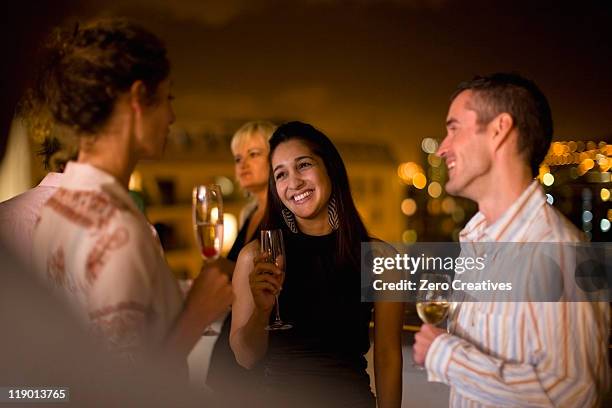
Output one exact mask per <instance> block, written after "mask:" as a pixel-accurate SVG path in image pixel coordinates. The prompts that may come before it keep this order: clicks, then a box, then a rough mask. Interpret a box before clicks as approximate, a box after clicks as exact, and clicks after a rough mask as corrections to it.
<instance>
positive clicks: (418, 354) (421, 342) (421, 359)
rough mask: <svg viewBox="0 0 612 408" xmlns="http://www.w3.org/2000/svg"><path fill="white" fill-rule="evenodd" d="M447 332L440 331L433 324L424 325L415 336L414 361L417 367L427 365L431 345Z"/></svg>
mask: <svg viewBox="0 0 612 408" xmlns="http://www.w3.org/2000/svg"><path fill="white" fill-rule="evenodd" d="M444 333H446V330H444V329H440V328H439V327H436V326H434V325H433V324H424V325H422V326H421V330H420V331H418V332H417V333H416V334H415V335H414V346H412V360H413V361H414V363H415V364H417V365H420V366H422V365H425V358H426V357H427V352H428V351H429V347H430V346H431V343H433V341H434V340H435V339H436V337H438V336H439V335H441V334H444Z"/></svg>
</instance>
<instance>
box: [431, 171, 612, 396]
mask: <svg viewBox="0 0 612 408" xmlns="http://www.w3.org/2000/svg"><path fill="white" fill-rule="evenodd" d="M581 237H582V235H581V233H580V232H579V231H578V229H576V228H575V227H574V226H573V225H572V224H571V223H570V222H569V221H568V220H567V219H565V218H564V217H563V215H561V214H560V213H559V212H558V211H556V210H555V209H554V208H553V207H552V206H550V205H548V203H547V202H546V198H545V196H544V193H543V191H542V188H541V187H540V186H539V185H538V183H537V181H534V182H533V183H532V184H531V185H530V186H529V187H528V188H527V189H526V190H525V191H524V192H523V193H522V195H521V196H520V197H519V199H518V200H517V201H516V202H515V203H513V204H512V206H511V207H510V208H509V209H508V210H507V211H506V212H505V213H504V214H503V215H502V216H501V217H500V219H499V220H497V221H496V222H495V223H493V224H492V225H488V224H487V221H486V219H485V217H484V215H483V214H481V213H478V214H476V215H475V216H474V217H473V218H472V219H471V220H470V222H469V223H468V224H467V225H466V227H465V229H464V230H463V231H462V232H461V234H460V241H461V242H462V247H463V245H464V243H468V245H469V243H474V242H553V243H554V242H557V243H561V242H578V241H580V240H581ZM524 264H525V265H530V264H531V265H533V263H530V262H525V263H524ZM532 268H533V269H531V270H528V271H527V275H529V274H533V273H537V272H538V271H537V270H536V269H535V267H532ZM522 273H525V271H524V270H522ZM609 319H610V311H609V305H608V303H605V302H527V301H524V302H464V303H461V304H459V305H457V307H456V308H455V310H454V311H453V313H452V315H451V317H450V318H449V334H442V335H440V336H438V337H437V338H436V339H435V340H434V342H433V343H432V344H431V347H430V349H429V352H428V353H427V356H426V361H425V367H426V368H427V372H428V379H429V380H430V381H438V382H444V383H446V384H448V385H450V387H451V393H450V406H452V407H471V406H495V407H501V406H562V407H588V406H597V405H600V404H601V398H602V396H603V394H604V393H605V390H606V389H607V387H608V383H609V380H608V363H607V360H608V359H607V352H608V345H607V344H608V330H609V329H608V328H609V324H610V323H609Z"/></svg>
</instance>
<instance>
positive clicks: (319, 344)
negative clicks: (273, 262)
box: [262, 232, 376, 407]
mask: <svg viewBox="0 0 612 408" xmlns="http://www.w3.org/2000/svg"><path fill="white" fill-rule="evenodd" d="M335 240H336V233H335V232H334V233H331V234H329V235H325V236H318V237H317V236H308V235H304V234H301V233H299V234H293V233H291V232H285V233H284V241H285V251H286V254H287V255H286V262H287V268H286V275H285V282H284V284H283V289H282V291H281V294H280V297H279V302H280V313H281V318H282V320H283V321H285V322H287V323H291V324H293V328H292V329H289V330H284V331H271V332H270V333H269V343H268V351H267V354H266V356H265V358H264V360H263V362H262V365H263V369H264V381H263V384H264V386H263V388H264V390H265V392H266V393H267V398H268V399H269V401H274V402H276V403H278V404H279V406H281V405H286V404H290V405H288V406H292V407H295V406H296V405H297V406H317V407H319V406H330V407H342V406H346V407H375V406H376V401H375V398H374V396H373V395H372V392H371V391H370V379H369V376H368V374H367V373H366V367H367V362H366V359H365V354H366V352H367V351H368V349H369V348H370V340H369V328H368V326H369V323H370V319H371V317H372V304H371V303H362V302H361V282H360V271H359V270H358V269H355V268H353V267H347V266H345V267H339V266H337V265H336V256H335V255H336V245H335ZM273 318H274V313H272V316H271V321H272V320H273ZM272 406H276V405H274V404H273V405H272Z"/></svg>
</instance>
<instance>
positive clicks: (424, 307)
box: [416, 273, 451, 325]
mask: <svg viewBox="0 0 612 408" xmlns="http://www.w3.org/2000/svg"><path fill="white" fill-rule="evenodd" d="M423 280H427V284H426V287H425V288H424V289H420V290H419V291H418V293H417V305H416V307H417V313H418V314H419V317H420V318H421V320H422V321H423V322H424V323H428V324H433V325H438V324H440V323H441V322H442V321H443V320H444V319H445V318H446V316H447V315H448V309H449V307H450V297H451V283H450V276H449V275H446V274H440V273H423V274H421V281H423Z"/></svg>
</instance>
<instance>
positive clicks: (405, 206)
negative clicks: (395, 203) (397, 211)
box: [401, 198, 417, 217]
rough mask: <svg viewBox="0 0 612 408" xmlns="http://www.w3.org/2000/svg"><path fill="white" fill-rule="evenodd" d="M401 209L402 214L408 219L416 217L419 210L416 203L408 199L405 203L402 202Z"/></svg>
mask: <svg viewBox="0 0 612 408" xmlns="http://www.w3.org/2000/svg"><path fill="white" fill-rule="evenodd" d="M401 209H402V212H403V213H404V214H405V215H407V216H408V217H410V216H411V215H414V213H416V210H417V204H416V201H414V200H413V199H412V198H406V199H405V200H404V201H402V205H401Z"/></svg>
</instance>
